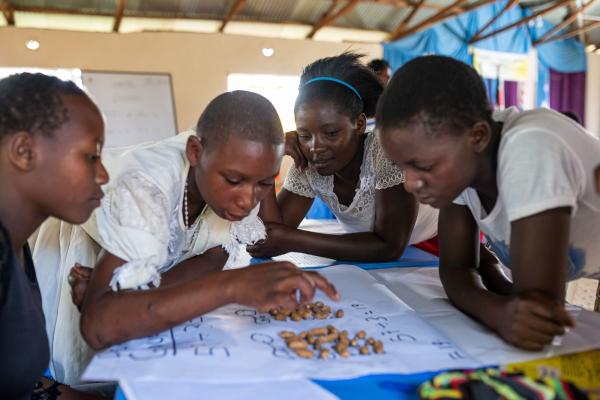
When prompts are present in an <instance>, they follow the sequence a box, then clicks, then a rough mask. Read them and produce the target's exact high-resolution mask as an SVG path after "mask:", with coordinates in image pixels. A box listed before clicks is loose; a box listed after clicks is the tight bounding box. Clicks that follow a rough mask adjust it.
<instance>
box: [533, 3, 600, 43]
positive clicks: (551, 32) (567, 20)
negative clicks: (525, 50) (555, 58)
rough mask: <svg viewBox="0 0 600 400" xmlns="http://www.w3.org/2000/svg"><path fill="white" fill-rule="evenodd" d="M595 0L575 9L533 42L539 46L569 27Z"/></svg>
mask: <svg viewBox="0 0 600 400" xmlns="http://www.w3.org/2000/svg"><path fill="white" fill-rule="evenodd" d="M595 1H596V0H590V1H588V2H587V3H585V4H584V5H582V6H581V7H579V8H578V9H576V10H574V12H573V13H572V14H571V15H569V16H568V17H567V18H565V20H564V21H562V22H561V23H560V24H558V25H556V26H555V27H554V28H552V29H550V30H549V31H548V32H546V33H544V34H543V35H542V37H541V38H539V39H537V40H535V41H534V42H533V45H534V46H537V45H538V44H541V43H544V42H545V41H547V40H548V39H550V37H551V36H552V35H554V34H555V33H556V32H558V31H560V30H561V29H564V28H565V27H567V26H568V25H569V24H571V23H572V22H573V21H575V19H577V17H578V16H579V15H580V14H581V13H583V12H584V11H585V10H586V9H587V8H588V7H589V6H591V5H592V4H593V3H594V2H595Z"/></svg>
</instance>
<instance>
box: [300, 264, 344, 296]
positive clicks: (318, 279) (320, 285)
mask: <svg viewBox="0 0 600 400" xmlns="http://www.w3.org/2000/svg"><path fill="white" fill-rule="evenodd" d="M304 274H306V276H307V277H310V278H311V279H312V281H313V282H314V286H315V287H316V288H317V289H319V290H320V291H322V292H323V293H325V294H326V295H327V296H328V297H329V298H330V299H332V300H335V301H338V300H339V299H340V294H339V292H338V291H337V289H336V288H335V286H334V285H333V283H331V282H329V280H327V278H325V277H324V276H323V275H321V274H319V273H318V272H315V271H305V272H304Z"/></svg>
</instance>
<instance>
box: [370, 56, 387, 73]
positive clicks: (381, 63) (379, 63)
mask: <svg viewBox="0 0 600 400" xmlns="http://www.w3.org/2000/svg"><path fill="white" fill-rule="evenodd" d="M367 67H368V68H369V69H371V71H373V72H375V73H376V74H377V73H379V72H381V71H385V70H387V69H389V68H391V66H390V63H389V62H387V61H386V60H384V59H383V58H375V59H373V60H371V61H370V62H369V63H368V64H367Z"/></svg>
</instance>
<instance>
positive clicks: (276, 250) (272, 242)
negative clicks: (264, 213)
mask: <svg viewBox="0 0 600 400" xmlns="http://www.w3.org/2000/svg"><path fill="white" fill-rule="evenodd" d="M265 228H266V230H267V237H266V238H265V239H264V240H261V241H260V242H258V243H256V244H254V245H252V246H246V250H247V251H248V253H249V254H250V255H251V256H252V257H257V258H271V257H275V256H278V255H281V254H285V253H287V252H289V249H288V248H287V246H286V245H285V242H284V240H285V238H287V237H288V236H289V234H290V232H291V231H292V230H295V229H293V228H290V227H289V226H287V225H284V224H278V223H275V222H265Z"/></svg>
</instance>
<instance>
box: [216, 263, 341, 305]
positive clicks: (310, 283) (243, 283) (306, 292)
mask: <svg viewBox="0 0 600 400" xmlns="http://www.w3.org/2000/svg"><path fill="white" fill-rule="evenodd" d="M223 273H224V274H229V283H230V285H229V286H228V288H229V289H230V290H231V291H230V293H231V297H230V298H231V299H233V301H234V302H235V303H238V304H242V305H246V306H250V307H254V308H257V309H271V308H275V307H278V306H282V307H287V308H291V309H294V308H296V307H297V306H298V304H299V302H298V299H297V298H296V292H297V291H299V292H300V304H301V303H307V302H310V301H312V299H313V297H314V295H315V291H316V289H319V290H321V291H323V292H324V293H325V294H326V295H327V296H329V298H331V299H332V300H335V301H337V300H339V298H340V295H339V293H338V292H337V290H336V288H335V286H333V284H331V282H329V281H328V280H327V279H325V277H323V276H322V275H321V274H319V273H317V272H315V271H303V270H301V269H300V268H297V267H296V266H295V265H294V264H292V263H289V262H269V263H263V264H256V265H252V266H249V267H245V268H240V269H233V270H228V271H224V272H223Z"/></svg>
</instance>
